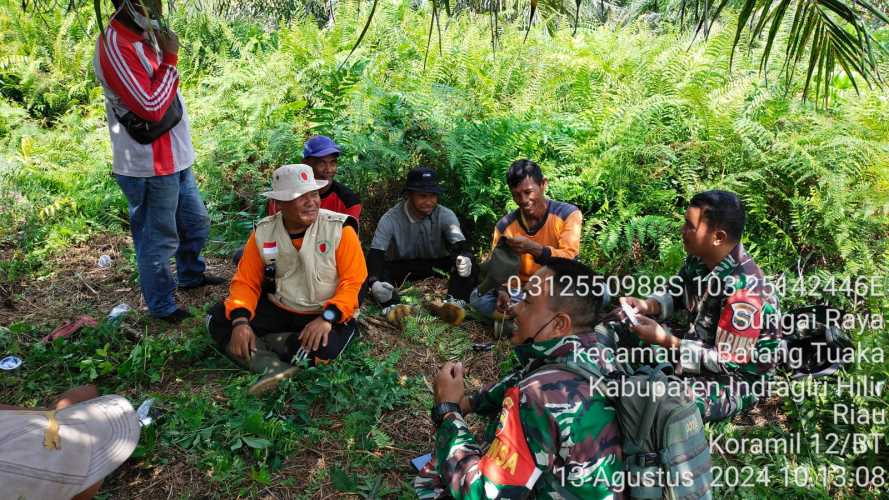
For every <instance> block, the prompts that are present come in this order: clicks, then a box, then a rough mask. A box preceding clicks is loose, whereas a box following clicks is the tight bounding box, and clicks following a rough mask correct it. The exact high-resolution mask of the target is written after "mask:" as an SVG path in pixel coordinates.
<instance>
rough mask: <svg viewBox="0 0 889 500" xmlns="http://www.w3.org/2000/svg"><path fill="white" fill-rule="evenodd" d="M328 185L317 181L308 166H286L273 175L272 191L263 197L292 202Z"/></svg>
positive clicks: (299, 164) (325, 182)
mask: <svg viewBox="0 0 889 500" xmlns="http://www.w3.org/2000/svg"><path fill="white" fill-rule="evenodd" d="M326 185H327V181H316V180H315V172H313V171H312V167H310V166H308V165H303V164H302V163H298V164H296V165H284V166H282V167H278V168H277V169H276V170H275V173H274V174H273V175H272V190H271V191H266V192H264V193H262V195H263V196H265V197H266V198H271V199H273V200H278V201H291V200H295V199H297V198H299V197H300V196H302V195H304V194H306V193H309V192H311V191H317V190H319V189H321V188H323V187H324V186H326Z"/></svg>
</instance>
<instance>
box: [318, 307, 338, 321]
mask: <svg viewBox="0 0 889 500" xmlns="http://www.w3.org/2000/svg"><path fill="white" fill-rule="evenodd" d="M321 319H323V320H324V321H327V322H329V323H331V324H332V323H335V322H336V311H334V310H333V308H330V307H328V308H327V309H325V310H324V312H323V313H321Z"/></svg>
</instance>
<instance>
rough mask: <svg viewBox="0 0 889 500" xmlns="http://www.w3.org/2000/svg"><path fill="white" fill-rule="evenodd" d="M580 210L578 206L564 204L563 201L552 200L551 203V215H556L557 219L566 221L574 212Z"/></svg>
mask: <svg viewBox="0 0 889 500" xmlns="http://www.w3.org/2000/svg"><path fill="white" fill-rule="evenodd" d="M578 210H580V209H579V208H577V207H576V206H574V205H572V204H570V203H564V202H561V201H555V200H550V203H549V213H551V214H553V215H555V216H556V217H558V218H560V219H562V220H565V219H567V218H568V216H569V215H571V214H573V213H574V212H576V211H578Z"/></svg>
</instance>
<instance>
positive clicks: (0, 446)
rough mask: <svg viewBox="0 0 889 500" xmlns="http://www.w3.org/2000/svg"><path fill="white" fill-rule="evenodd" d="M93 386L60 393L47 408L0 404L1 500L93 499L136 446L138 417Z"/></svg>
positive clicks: (125, 403)
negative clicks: (109, 475) (104, 481)
mask: <svg viewBox="0 0 889 500" xmlns="http://www.w3.org/2000/svg"><path fill="white" fill-rule="evenodd" d="M97 395H98V394H97V393H96V389H95V387H92V386H83V387H78V388H76V389H73V390H71V391H68V392H66V393H65V394H63V395H62V396H61V397H60V399H59V401H58V402H57V403H56V404H55V405H53V407H52V409H49V410H45V409H35V408H19V407H14V406H6V405H0V498H12V499H16V500H19V499H25V500H38V499H40V500H42V499H69V498H74V499H75V500H80V499H88V498H92V497H93V496H94V495H95V494H96V492H97V491H98V490H99V486H100V485H101V483H102V479H104V478H105V477H106V476H107V475H108V474H110V473H111V472H113V471H114V470H115V469H116V468H117V467H119V466H120V464H122V463H123V462H124V461H125V460H126V459H127V458H129V456H130V455H131V454H132V453H133V450H135V449H136V444H137V443H138V442H139V431H140V428H139V418H138V417H137V416H136V412H135V411H133V407H132V406H131V405H130V403H129V402H128V401H127V400H126V399H125V398H123V397H121V396H102V397H96V396H97Z"/></svg>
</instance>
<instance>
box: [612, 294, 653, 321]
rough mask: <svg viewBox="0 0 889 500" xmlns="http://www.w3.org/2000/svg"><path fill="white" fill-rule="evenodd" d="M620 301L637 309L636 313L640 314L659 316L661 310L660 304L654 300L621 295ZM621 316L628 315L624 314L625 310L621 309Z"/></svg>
mask: <svg viewBox="0 0 889 500" xmlns="http://www.w3.org/2000/svg"><path fill="white" fill-rule="evenodd" d="M620 301H621V302H623V303H625V304H626V305H628V306H630V307H632V308H633V309H635V311H636V314H637V315H639V316H657V315H658V314H660V312H661V308H660V304H658V302H657V301H654V300H648V299H637V298H636V297H621V298H620ZM618 310H620V308H619V307H618ZM620 317H621V318H625V317H626V316H625V315H624V314H623V311H621V313H620Z"/></svg>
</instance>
